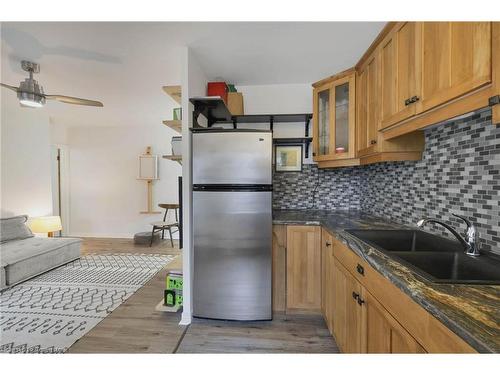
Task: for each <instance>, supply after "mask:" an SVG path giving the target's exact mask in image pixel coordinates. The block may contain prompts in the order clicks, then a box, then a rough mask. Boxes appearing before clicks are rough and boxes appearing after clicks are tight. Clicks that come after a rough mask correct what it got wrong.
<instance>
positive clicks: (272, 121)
mask: <svg viewBox="0 0 500 375" xmlns="http://www.w3.org/2000/svg"><path fill="white" fill-rule="evenodd" d="M269 129H270V130H271V131H273V130H274V116H269Z"/></svg>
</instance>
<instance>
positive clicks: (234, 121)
mask: <svg viewBox="0 0 500 375" xmlns="http://www.w3.org/2000/svg"><path fill="white" fill-rule="evenodd" d="M237 128H238V120H236V118H235V117H233V129H237Z"/></svg>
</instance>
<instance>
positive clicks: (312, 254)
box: [286, 225, 321, 312]
mask: <svg viewBox="0 0 500 375" xmlns="http://www.w3.org/2000/svg"><path fill="white" fill-rule="evenodd" d="M286 256H287V257H286V293H287V294H286V295H287V298H286V307H287V309H301V310H302V309H304V310H315V311H318V312H319V311H320V309H321V227H319V226H312V225H304V226H302V225H288V226H287V231H286Z"/></svg>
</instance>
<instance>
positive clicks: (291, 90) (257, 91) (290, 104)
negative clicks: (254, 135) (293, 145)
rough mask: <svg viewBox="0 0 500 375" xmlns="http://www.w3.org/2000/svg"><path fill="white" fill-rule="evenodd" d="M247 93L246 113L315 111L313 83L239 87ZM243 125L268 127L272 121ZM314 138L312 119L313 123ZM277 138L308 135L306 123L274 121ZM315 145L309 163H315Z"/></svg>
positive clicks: (308, 159) (310, 153)
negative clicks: (313, 105)
mask: <svg viewBox="0 0 500 375" xmlns="http://www.w3.org/2000/svg"><path fill="white" fill-rule="evenodd" d="M236 88H237V89H238V91H239V92H241V93H242V94H243V102H244V108H245V114H246V115H251V114H284V113H312V86H311V85H309V84H286V85H255V86H236ZM242 127H253V128H263V129H268V128H269V125H268V124H265V125H264V124H263V125H260V124H257V125H256V124H248V125H242ZM309 136H310V137H312V120H311V122H310V124H309ZM273 137H274V138H302V137H304V123H303V122H300V123H283V124H280V123H278V124H274V131H273ZM311 156H312V147H310V151H309V155H308V157H306V155H304V162H305V163H312V162H313V161H312V157H311Z"/></svg>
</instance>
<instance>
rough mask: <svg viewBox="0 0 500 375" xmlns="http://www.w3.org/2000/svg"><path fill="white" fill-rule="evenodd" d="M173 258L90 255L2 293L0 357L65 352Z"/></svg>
mask: <svg viewBox="0 0 500 375" xmlns="http://www.w3.org/2000/svg"><path fill="white" fill-rule="evenodd" d="M174 258H175V256H174V255H146V254H110V255H86V256H83V257H82V258H80V259H78V260H76V261H74V262H71V263H69V264H67V265H65V266H62V267H59V268H57V269H54V270H52V271H49V272H46V273H44V274H42V275H40V276H37V277H35V278H33V279H31V280H29V281H26V282H24V283H21V284H19V285H17V286H14V287H12V288H10V289H8V290H5V291H3V292H2V293H1V294H0V353H63V352H65V351H66V350H67V349H68V348H69V347H70V346H71V345H72V344H73V343H75V341H76V340H78V339H79V338H80V337H82V336H83V335H84V334H85V333H87V332H88V331H89V330H91V329H92V328H93V327H94V326H95V325H96V324H97V323H99V322H100V321H101V320H102V319H104V318H105V317H106V316H107V315H109V314H110V313H111V312H112V311H113V310H114V309H116V308H117V307H118V306H119V305H120V304H121V303H123V302H124V301H125V300H126V299H127V298H129V297H130V296H131V295H132V294H134V293H135V292H136V291H137V290H138V289H139V288H140V287H141V286H143V285H144V284H146V283H147V282H148V281H149V280H150V279H151V278H152V277H153V276H154V275H155V274H156V273H157V272H158V271H160V270H161V269H162V268H163V267H164V266H165V265H167V264H168V263H170V262H171V261H172V260H173V259H174Z"/></svg>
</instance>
